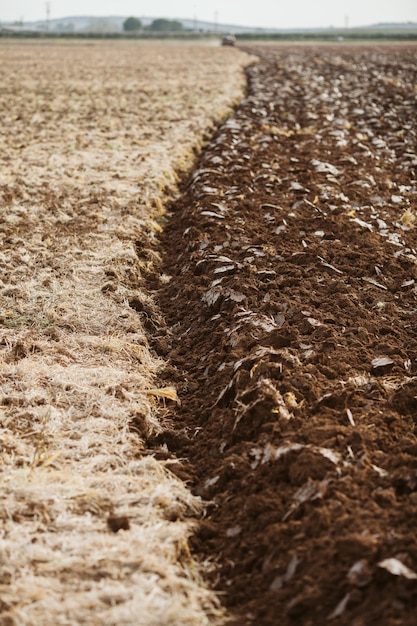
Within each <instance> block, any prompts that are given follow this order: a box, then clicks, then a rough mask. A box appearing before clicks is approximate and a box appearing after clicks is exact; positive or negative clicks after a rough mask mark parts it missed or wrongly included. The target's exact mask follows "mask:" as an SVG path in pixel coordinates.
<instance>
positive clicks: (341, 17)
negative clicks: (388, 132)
mask: <svg viewBox="0 0 417 626" xmlns="http://www.w3.org/2000/svg"><path fill="white" fill-rule="evenodd" d="M46 5H47V2H46V0H0V21H13V20H19V19H21V18H23V20H24V21H31V20H41V19H45V16H46ZM49 5H50V16H51V18H54V17H55V18H56V17H69V16H76V15H94V16H105V15H122V16H130V15H134V16H136V17H142V16H150V17H168V18H174V17H183V18H191V19H195V18H197V19H199V20H207V21H216V20H218V22H219V23H231V24H240V25H242V26H266V27H269V26H270V27H274V28H291V27H316V26H335V27H340V26H344V25H345V23H346V18H347V19H348V24H349V26H357V25H366V24H374V23H377V22H407V21H414V22H417V0H285V1H283V0H204V1H200V2H198V0H151V1H150V2H145V1H144V0H50V2H49Z"/></svg>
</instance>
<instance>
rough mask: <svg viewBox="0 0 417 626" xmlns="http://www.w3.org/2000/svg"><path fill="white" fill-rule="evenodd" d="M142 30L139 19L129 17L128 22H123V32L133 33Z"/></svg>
mask: <svg viewBox="0 0 417 626" xmlns="http://www.w3.org/2000/svg"><path fill="white" fill-rule="evenodd" d="M141 28H142V22H141V21H140V19H139V18H137V17H128V18H127V20H125V21H124V22H123V30H124V31H125V32H132V31H135V30H140V29H141Z"/></svg>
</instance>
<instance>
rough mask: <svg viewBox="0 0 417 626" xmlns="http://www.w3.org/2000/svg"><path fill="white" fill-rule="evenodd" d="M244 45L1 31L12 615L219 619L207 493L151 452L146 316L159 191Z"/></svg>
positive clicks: (35, 619) (1, 325)
mask: <svg viewBox="0 0 417 626" xmlns="http://www.w3.org/2000/svg"><path fill="white" fill-rule="evenodd" d="M247 62H248V57H246V56H245V55H243V54H241V53H239V52H237V51H235V50H230V49H222V48H220V47H218V48H214V47H203V46H194V47H190V46H162V45H135V44H134V43H94V44H93V45H91V43H90V44H87V43H83V44H78V45H74V44H71V45H69V44H67V43H65V42H63V43H59V44H58V43H56V44H50V43H49V44H47V45H42V44H36V43H27V42H23V43H19V44H16V43H7V42H4V41H3V42H1V44H0V81H1V84H2V90H1V92H0V115H1V127H2V133H1V136H0V161H1V163H0V210H1V212H0V238H1V242H2V243H1V249H0V383H1V391H0V424H1V430H0V442H1V457H0V470H1V473H0V484H1V492H0V520H1V527H0V528H1V534H0V597H1V601H0V625H4V626H6V625H7V626H11V625H16V626H20V625H22V626H23V625H28V626H29V625H33V624H42V625H43V626H49V625H52V624H56V625H64V624H68V625H69V624H89V625H90V624H91V625H98V624H105V625H106V626H110V625H112V624H117V625H123V624H125V625H133V624H134V625H141V624H143V625H147V626H150V625H154V624H155V625H160V624H172V625H174V624H175V625H178V624H189V625H190V626H191V625H199V626H200V625H204V624H209V623H216V622H217V623H219V622H220V621H221V620H222V611H221V609H220V608H219V604H218V601H217V599H216V597H215V595H214V594H213V593H212V592H211V591H209V590H208V589H206V588H205V586H204V584H203V583H202V581H201V578H200V576H199V567H198V564H197V563H194V561H193V559H192V557H191V555H190V553H189V549H188V538H189V535H190V533H191V532H192V528H193V526H194V524H195V523H196V519H197V518H198V515H199V513H200V511H201V506H202V505H201V502H200V501H199V499H198V498H195V497H194V496H192V495H191V494H190V492H189V490H188V489H187V487H186V486H185V485H184V484H183V483H182V482H180V481H179V480H178V479H177V478H176V477H175V476H174V475H173V474H172V473H171V472H169V470H168V469H167V468H166V467H165V466H164V465H163V463H162V462H160V461H157V460H156V459H155V458H154V457H152V456H151V455H149V454H147V453H146V450H145V444H144V439H146V436H147V435H149V434H151V433H152V432H158V430H159V429H160V425H159V422H158V411H159V410H160V409H158V406H159V405H161V406H162V410H168V408H163V404H162V403H161V400H160V399H158V397H157V396H158V393H157V392H151V393H147V390H149V389H152V388H153V387H154V386H155V382H154V381H155V375H156V372H157V371H158V369H159V368H161V367H163V366H164V363H163V362H162V361H161V360H160V359H158V358H157V357H156V356H155V355H154V354H152V353H151V351H150V350H149V346H148V341H147V337H146V334H145V332H144V328H143V322H144V321H146V320H145V317H148V318H149V316H151V317H152V316H156V317H157V316H158V311H157V308H156V307H155V305H154V303H153V301H152V298H151V297H150V296H149V294H147V293H146V290H145V278H146V274H147V273H149V272H152V271H153V269H154V268H153V266H154V264H155V261H156V260H157V254H158V253H157V251H156V250H155V249H154V248H153V246H154V241H155V232H156V231H157V230H159V229H160V227H161V222H162V221H163V210H162V202H161V198H162V199H164V198H166V197H169V196H172V194H174V193H175V192H176V180H177V174H176V172H177V171H181V170H185V169H187V168H188V167H190V165H191V163H192V160H193V149H194V148H195V147H196V146H197V147H198V146H199V145H200V144H201V138H202V135H203V133H204V132H205V131H206V130H207V128H209V127H210V126H211V125H212V124H213V123H214V121H215V120H218V119H220V118H221V117H224V116H225V115H226V114H227V112H228V111H229V110H230V109H229V107H230V104H231V103H233V102H235V101H237V100H238V99H239V98H240V97H241V96H242V93H243V90H244V82H245V81H244V76H243V72H242V67H243V65H244V64H245V63H247ZM163 279H164V280H169V278H168V277H163ZM132 299H136V301H139V302H142V303H143V304H144V311H146V313H142V314H140V313H138V312H137V311H135V310H133V309H132V308H131V306H129V302H132ZM162 395H164V393H162ZM167 395H168V396H170V395H171V396H172V397H173V398H175V392H174V391H172V390H171V391H170V392H167ZM163 400H164V399H163ZM166 402H169V400H167V401H166ZM167 406H168V405H167ZM140 435H142V438H141V436H140ZM112 524H116V528H114V530H117V524H120V525H121V526H122V528H121V529H120V530H119V531H118V532H113V531H112V529H111V528H112ZM214 556H215V555H214Z"/></svg>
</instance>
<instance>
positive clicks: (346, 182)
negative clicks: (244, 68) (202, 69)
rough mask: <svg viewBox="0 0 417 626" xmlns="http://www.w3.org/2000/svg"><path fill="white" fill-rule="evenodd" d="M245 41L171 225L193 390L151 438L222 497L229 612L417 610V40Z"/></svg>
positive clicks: (220, 564)
mask: <svg viewBox="0 0 417 626" xmlns="http://www.w3.org/2000/svg"><path fill="white" fill-rule="evenodd" d="M250 51H251V52H256V53H258V54H259V55H260V62H259V64H255V65H253V66H251V67H250V68H249V69H248V77H249V91H248V95H247V97H246V99H245V100H243V102H242V103H241V105H240V106H239V107H238V109H237V110H236V114H235V116H234V117H233V118H232V119H230V120H229V121H228V122H226V123H225V124H224V125H223V126H222V127H221V128H220V129H219V130H218V132H217V134H216V136H215V137H214V138H213V140H212V141H211V143H210V145H209V146H208V148H207V149H206V150H205V151H204V153H203V154H202V156H201V158H200V160H199V162H198V165H197V167H196V169H195V171H194V172H193V174H192V175H191V178H190V179H189V180H188V181H187V183H186V184H185V185H184V188H183V195H182V197H181V198H180V199H179V201H178V202H176V203H175V204H174V205H173V206H172V207H171V212H172V217H171V220H170V222H169V224H168V226H167V228H166V230H165V232H164V234H163V236H162V241H161V246H162V249H163V252H164V265H163V268H162V270H163V272H164V276H165V278H164V280H165V283H166V284H164V285H163V286H162V287H159V290H157V292H158V298H159V303H160V306H161V308H162V311H163V313H164V314H165V315H166V318H167V321H168V325H169V328H168V329H164V328H162V327H160V328H159V329H158V325H157V324H156V323H155V328H157V330H156V331H155V332H156V338H155V345H156V347H157V349H158V351H159V354H160V355H161V356H163V357H165V358H166V359H167V360H168V363H169V365H168V366H167V367H166V368H165V370H164V372H163V373H162V375H161V384H167V383H168V382H169V383H174V384H175V385H176V386H177V389H178V391H179V394H180V397H181V400H182V407H181V409H180V410H178V412H177V413H175V414H174V413H173V414H172V415H171V420H168V421H167V428H166V431H165V432H164V433H163V434H162V435H159V436H158V437H156V438H154V439H150V440H149V442H148V444H149V445H150V446H152V447H153V448H154V450H155V453H156V454H157V455H160V456H162V457H164V456H165V457H168V458H169V457H173V458H176V457H180V458H183V459H186V460H184V461H183V463H182V465H181V466H180V467H178V465H173V469H175V468H176V469H175V471H177V473H179V474H180V475H181V476H182V477H184V478H188V479H189V480H190V481H191V483H192V484H193V486H194V491H195V493H197V494H198V495H201V496H203V498H204V499H205V500H206V501H207V505H206V517H205V519H204V520H203V522H202V524H201V527H200V530H199V533H198V535H197V536H196V537H195V538H194V549H195V551H196V553H198V554H200V555H203V557H204V558H206V559H207V563H208V566H207V568H208V574H207V575H208V576H209V578H210V577H211V581H212V584H214V585H215V587H216V588H217V589H218V590H219V591H220V592H221V593H222V594H224V598H225V604H226V605H227V607H228V609H229V611H230V613H231V615H232V616H234V617H233V619H234V622H233V623H235V624H239V625H240V624H254V623H256V624H262V625H264V626H266V625H272V624H274V625H276V624H277V623H279V624H280V625H281V626H287V625H290V624H297V625H298V626H300V625H304V626H307V625H311V626H312V625H313V624H314V625H317V624H323V623H325V622H326V621H329V623H331V622H332V621H334V623H337V624H346V625H347V624H349V625H350V626H351V625H355V626H362V625H363V626H365V625H366V626H370V625H372V624H381V623H383V624H384V625H385V626H391V625H394V624H401V625H402V626H404V625H409V626H411V625H412V624H413V625H414V624H415V623H416V606H417V543H416V536H415V520H416V514H417V437H416V423H417V418H416V415H417V399H416V397H417V332H416V322H415V316H416V311H417V307H416V293H417V289H416V284H417V283H416V262H417V252H416V239H415V232H416V231H415V230H414V227H415V225H416V212H417V206H416V200H417V183H416V171H415V170H416V165H417V155H416V119H415V114H416V110H417V106H416V105H417V102H416V100H417V90H416V86H417V73H416V68H417V64H416V57H417V47H416V46H398V47H396V46H393V45H392V46H388V45H385V46H377V45H374V46H370V47H365V46H352V47H349V46H347V45H346V46H345V45H340V46H322V47H309V46H293V47H289V46H285V47H281V48H275V49H274V48H272V47H270V48H267V47H264V48H261V47H259V48H257V49H254V48H251V50H250ZM167 275H168V276H170V277H171V278H170V280H169V281H168V279H167ZM156 287H157V285H156V284H155V283H151V284H150V288H151V289H153V290H155V288H156ZM167 448H168V452H167Z"/></svg>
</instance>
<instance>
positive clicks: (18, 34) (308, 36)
mask: <svg viewBox="0 0 417 626" xmlns="http://www.w3.org/2000/svg"><path fill="white" fill-rule="evenodd" d="M223 34H225V33H221V32H219V31H213V32H195V31H191V30H182V31H149V30H148V31H144V30H142V31H134V32H120V33H114V32H103V33H100V32H57V31H51V32H48V31H36V30H33V31H31V30H20V31H12V30H10V31H9V30H6V29H5V30H0V37H13V38H23V39H24V38H37V39H183V40H184V39H185V40H187V39H188V40H192V39H205V38H210V37H221V36H222V35H223ZM236 39H237V41H238V42H240V41H241V42H244V41H352V40H356V41H358V40H377V41H417V31H414V30H413V31H390V30H386V31H384V30H382V31H380V30H366V29H362V30H349V31H346V30H343V31H336V30H335V31H308V32H303V33H300V32H285V33H259V32H254V33H244V34H236Z"/></svg>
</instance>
